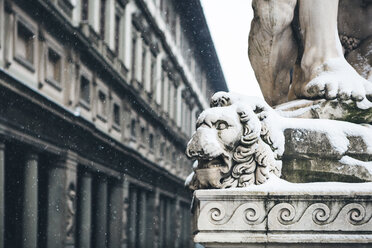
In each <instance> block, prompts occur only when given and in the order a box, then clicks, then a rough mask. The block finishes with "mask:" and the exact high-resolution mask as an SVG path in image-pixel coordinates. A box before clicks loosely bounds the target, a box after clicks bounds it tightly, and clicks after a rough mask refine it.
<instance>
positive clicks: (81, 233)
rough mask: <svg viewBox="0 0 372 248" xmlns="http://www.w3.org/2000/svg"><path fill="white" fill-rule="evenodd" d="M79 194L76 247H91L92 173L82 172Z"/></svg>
mask: <svg viewBox="0 0 372 248" xmlns="http://www.w3.org/2000/svg"><path fill="white" fill-rule="evenodd" d="M79 182H80V186H79V187H80V195H79V198H78V200H79V203H78V206H79V208H80V216H79V220H80V221H79V229H78V247H79V248H90V247H91V237H92V236H91V226H92V175H91V174H90V173H88V172H87V173H83V174H82V175H81V179H80V181H79Z"/></svg>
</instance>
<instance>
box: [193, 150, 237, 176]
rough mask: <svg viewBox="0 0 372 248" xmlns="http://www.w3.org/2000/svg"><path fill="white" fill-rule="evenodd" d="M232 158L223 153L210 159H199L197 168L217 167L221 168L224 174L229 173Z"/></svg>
mask: <svg viewBox="0 0 372 248" xmlns="http://www.w3.org/2000/svg"><path fill="white" fill-rule="evenodd" d="M229 164H230V159H229V157H228V156H225V155H223V154H221V155H219V156H217V157H214V158H209V159H199V160H198V168H197V169H196V170H201V169H203V170H206V169H216V168H219V169H220V171H221V173H222V174H225V173H228V171H229V170H230V166H229Z"/></svg>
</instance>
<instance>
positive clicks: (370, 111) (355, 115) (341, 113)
mask: <svg viewBox="0 0 372 248" xmlns="http://www.w3.org/2000/svg"><path fill="white" fill-rule="evenodd" d="M275 109H276V110H277V111H278V113H279V114H281V115H283V116H286V117H294V118H309V119H330V120H340V121H348V122H353V123H372V108H367V109H360V108H359V107H358V106H357V104H356V103H355V102H354V101H351V100H348V101H339V100H325V99H322V100H314V101H312V100H295V101H291V102H287V103H284V104H281V105H278V106H276V107H275Z"/></svg>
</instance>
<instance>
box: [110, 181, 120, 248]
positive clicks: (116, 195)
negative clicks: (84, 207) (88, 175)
mask: <svg viewBox="0 0 372 248" xmlns="http://www.w3.org/2000/svg"><path fill="white" fill-rule="evenodd" d="M109 202H110V204H109V225H108V227H109V232H108V234H109V236H108V247H110V248H116V247H120V235H121V232H122V231H121V230H122V224H121V221H122V218H121V214H122V212H123V210H122V208H123V186H122V183H121V182H116V183H113V184H112V185H110V193H109Z"/></svg>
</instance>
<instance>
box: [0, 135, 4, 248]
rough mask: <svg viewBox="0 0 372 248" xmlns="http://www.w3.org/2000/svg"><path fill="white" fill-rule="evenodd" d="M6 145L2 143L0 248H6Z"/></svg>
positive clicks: (0, 161) (0, 158)
mask: <svg viewBox="0 0 372 248" xmlns="http://www.w3.org/2000/svg"><path fill="white" fill-rule="evenodd" d="M4 209H5V144H4V143H3V142H2V141H0V248H4V233H5V212H4Z"/></svg>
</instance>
